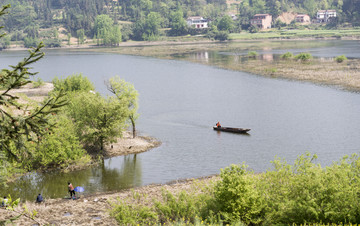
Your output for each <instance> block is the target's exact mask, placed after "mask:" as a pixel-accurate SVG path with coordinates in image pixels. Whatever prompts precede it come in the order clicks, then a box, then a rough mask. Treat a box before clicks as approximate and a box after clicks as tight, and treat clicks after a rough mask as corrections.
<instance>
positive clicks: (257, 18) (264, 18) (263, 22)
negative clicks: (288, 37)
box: [250, 14, 272, 29]
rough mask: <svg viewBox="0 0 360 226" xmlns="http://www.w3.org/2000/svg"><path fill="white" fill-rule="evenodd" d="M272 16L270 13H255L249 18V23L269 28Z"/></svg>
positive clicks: (261, 27)
mask: <svg viewBox="0 0 360 226" xmlns="http://www.w3.org/2000/svg"><path fill="white" fill-rule="evenodd" d="M271 22H272V16H271V15H270V14H255V15H254V17H253V18H252V19H251V20H250V24H251V25H254V26H257V27H258V28H260V29H268V28H271Z"/></svg>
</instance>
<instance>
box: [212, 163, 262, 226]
mask: <svg viewBox="0 0 360 226" xmlns="http://www.w3.org/2000/svg"><path fill="white" fill-rule="evenodd" d="M246 168H247V167H246V166H244V165H242V166H239V165H231V166H230V167H227V168H225V169H223V170H221V173H220V177H221V180H220V181H219V182H218V184H217V185H216V186H215V191H214V196H215V202H216V203H217V206H218V208H219V213H220V215H221V217H222V218H223V220H224V221H225V222H226V223H234V222H238V221H242V222H244V223H245V224H246V225H249V224H260V223H261V222H262V220H263V218H264V213H265V212H264V205H263V200H262V196H261V194H260V193H259V190H258V189H256V187H255V183H254V182H255V177H254V176H252V175H251V176H249V174H248V172H247V170H246Z"/></svg>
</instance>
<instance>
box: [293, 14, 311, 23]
mask: <svg viewBox="0 0 360 226" xmlns="http://www.w3.org/2000/svg"><path fill="white" fill-rule="evenodd" d="M310 21H311V20H310V16H309V15H307V14H298V15H296V17H295V22H296V23H301V24H309V23H310Z"/></svg>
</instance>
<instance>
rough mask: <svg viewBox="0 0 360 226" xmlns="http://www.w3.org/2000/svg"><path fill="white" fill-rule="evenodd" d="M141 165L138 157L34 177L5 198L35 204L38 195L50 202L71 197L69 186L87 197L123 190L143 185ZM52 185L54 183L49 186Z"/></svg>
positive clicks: (19, 182)
mask: <svg viewBox="0 0 360 226" xmlns="http://www.w3.org/2000/svg"><path fill="white" fill-rule="evenodd" d="M141 174H142V172H141V161H140V160H138V159H137V156H136V155H128V156H119V157H114V158H111V159H106V160H104V161H103V163H102V164H101V165H100V167H96V166H94V167H91V168H88V169H84V170H79V171H76V172H72V173H71V174H69V173H61V172H47V173H31V174H28V175H26V176H24V177H22V178H21V179H19V180H17V181H16V182H15V183H11V184H9V186H8V187H7V188H4V189H1V190H0V192H1V194H4V195H7V194H11V195H12V197H20V198H21V199H27V200H32V199H33V200H35V199H36V196H37V194H38V193H41V194H42V195H43V196H44V197H46V198H58V197H67V196H68V194H67V183H68V182H71V183H72V184H73V185H74V186H75V187H76V186H81V187H84V188H85V192H84V195H86V194H91V193H95V192H103V191H113V190H121V189H125V188H130V187H135V186H140V185H141V184H142V179H141V178H142V175H141ZM49 181H51V183H48V182H49Z"/></svg>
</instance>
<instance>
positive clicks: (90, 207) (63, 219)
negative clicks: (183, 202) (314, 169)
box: [0, 175, 219, 225]
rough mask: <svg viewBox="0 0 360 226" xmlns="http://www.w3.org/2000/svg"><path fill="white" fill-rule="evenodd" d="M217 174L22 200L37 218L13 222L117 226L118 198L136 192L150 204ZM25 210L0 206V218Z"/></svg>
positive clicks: (214, 178)
mask: <svg viewBox="0 0 360 226" xmlns="http://www.w3.org/2000/svg"><path fill="white" fill-rule="evenodd" d="M218 178H219V177H218V175H212V176H206V177H200V178H190V179H179V180H174V181H170V182H168V183H165V184H149V185H145V186H141V187H135V188H130V189H125V190H122V191H116V192H101V193H95V194H90V195H86V196H85V195H80V198H79V199H77V200H71V199H65V198H57V199H45V202H44V203H41V204H36V203H35V201H34V202H29V201H26V202H25V203H22V204H24V205H25V206H26V209H27V210H28V212H29V213H33V211H36V212H37V214H36V216H35V217H34V219H31V218H30V217H29V213H26V214H25V215H27V216H21V217H20V218H19V219H17V220H16V221H14V222H13V223H15V224H16V225H34V224H39V225H48V224H51V225H52V224H54V225H89V224H90V225H96V224H103V225H117V224H118V223H117V222H116V220H115V219H114V218H112V217H111V216H110V212H109V210H110V209H111V208H112V205H111V203H117V202H119V201H126V202H133V201H134V200H133V199H132V197H133V195H134V194H136V196H138V197H141V201H142V202H144V203H147V202H149V201H151V200H152V199H154V198H160V197H161V195H162V191H163V190H167V191H170V192H171V193H173V194H176V193H178V192H181V191H191V190H193V189H196V188H197V187H198V185H199V184H200V185H201V184H209V183H214V182H215V181H217V180H218ZM24 210H25V208H24V206H23V205H19V206H18V207H16V208H15V211H16V212H12V211H9V210H5V209H3V208H0V220H4V219H5V218H9V217H14V216H17V215H18V214H17V213H22V212H23V211H24Z"/></svg>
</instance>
